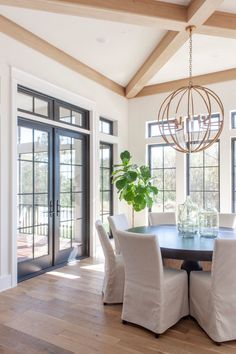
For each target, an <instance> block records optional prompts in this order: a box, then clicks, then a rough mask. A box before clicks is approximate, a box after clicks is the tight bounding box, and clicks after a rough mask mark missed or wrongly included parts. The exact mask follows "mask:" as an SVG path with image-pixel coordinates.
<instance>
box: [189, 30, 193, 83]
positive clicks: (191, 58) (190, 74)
mask: <svg viewBox="0 0 236 354" xmlns="http://www.w3.org/2000/svg"><path fill="white" fill-rule="evenodd" d="M192 62H193V41H192V28H191V27H190V28H189V86H192V84H193V81H192Z"/></svg>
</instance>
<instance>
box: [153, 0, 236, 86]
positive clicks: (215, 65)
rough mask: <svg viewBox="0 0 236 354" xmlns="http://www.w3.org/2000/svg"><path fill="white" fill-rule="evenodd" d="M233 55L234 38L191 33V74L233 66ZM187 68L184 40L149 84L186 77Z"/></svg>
mask: <svg viewBox="0 0 236 354" xmlns="http://www.w3.org/2000/svg"><path fill="white" fill-rule="evenodd" d="M235 2H236V1H235ZM235 57H236V40H235V39H230V38H219V37H213V36H204V35H199V34H195V35H193V75H201V74H206V73H210V72H214V71H221V70H226V69H231V68H235V67H236V62H235ZM188 68H189V43H188V42H186V43H185V44H184V45H183V47H182V48H180V49H179V50H178V51H177V53H176V54H175V55H174V56H173V57H172V58H171V59H170V60H169V62H168V63H167V64H166V65H165V66H163V68H162V69H161V70H160V71H159V72H158V73H157V74H156V75H155V76H154V77H153V78H152V80H151V81H150V82H149V85H150V84H156V83H160V82H165V81H172V80H177V79H181V78H184V77H188V73H189V69H188Z"/></svg>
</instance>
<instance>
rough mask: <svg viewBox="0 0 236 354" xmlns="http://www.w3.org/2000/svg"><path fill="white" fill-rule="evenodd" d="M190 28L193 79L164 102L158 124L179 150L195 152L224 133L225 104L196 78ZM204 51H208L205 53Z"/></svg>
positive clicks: (190, 27)
mask: <svg viewBox="0 0 236 354" xmlns="http://www.w3.org/2000/svg"><path fill="white" fill-rule="evenodd" d="M194 28H195V27H194V26H189V27H187V28H186V30H187V31H189V83H188V85H187V86H183V87H180V88H178V89H177V90H175V91H174V92H172V93H171V94H170V95H169V96H168V97H167V98H166V99H165V100H164V102H163V103H162V105H161V107H160V110H159V113H158V126H159V130H160V133H161V136H162V138H163V139H164V140H165V142H166V143H168V144H170V145H171V146H172V147H173V148H174V149H175V150H177V151H180V152H184V153H193V152H198V151H202V150H205V149H207V148H208V147H210V146H211V145H212V144H213V143H214V142H215V141H216V140H217V139H218V138H219V136H220V134H221V132H222V129H223V124H224V107H223V104H222V102H221V100H220V98H219V96H218V95H217V94H216V93H215V92H214V91H212V90H210V89H209V88H207V87H203V86H200V85H195V84H193V81H192V31H193V29H194ZM202 55H204V53H202Z"/></svg>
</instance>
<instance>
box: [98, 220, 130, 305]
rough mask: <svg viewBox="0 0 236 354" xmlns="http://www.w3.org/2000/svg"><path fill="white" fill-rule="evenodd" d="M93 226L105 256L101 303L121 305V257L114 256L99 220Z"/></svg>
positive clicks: (122, 267) (122, 270)
mask: <svg viewBox="0 0 236 354" xmlns="http://www.w3.org/2000/svg"><path fill="white" fill-rule="evenodd" d="M95 226H96V229H97V233H98V237H99V240H100V242H101V245H102V249H103V252H104V256H105V275H104V282H103V303H104V304H114V303H122V302H123V295H124V281H125V272H124V262H123V258H122V256H121V255H117V256H116V255H115V254H114V251H113V248H112V246H111V243H110V240H109V237H108V235H107V232H106V230H105V229H104V227H103V225H102V223H101V221H100V220H98V221H96V223H95Z"/></svg>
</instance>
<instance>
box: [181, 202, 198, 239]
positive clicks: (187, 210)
mask: <svg viewBox="0 0 236 354" xmlns="http://www.w3.org/2000/svg"><path fill="white" fill-rule="evenodd" d="M178 231H179V234H180V235H181V236H182V237H194V236H195V235H196V234H197V233H198V207H197V205H196V204H194V202H193V201H192V199H191V198H190V196H187V198H186V201H185V202H184V204H180V205H179V206H178Z"/></svg>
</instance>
